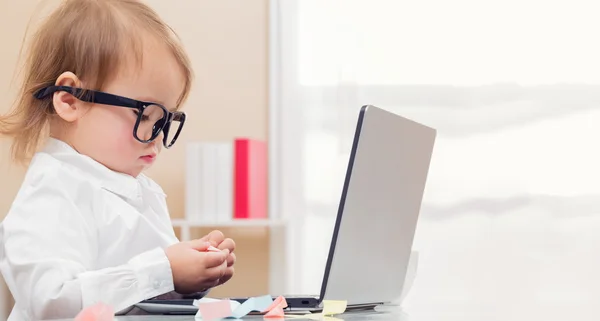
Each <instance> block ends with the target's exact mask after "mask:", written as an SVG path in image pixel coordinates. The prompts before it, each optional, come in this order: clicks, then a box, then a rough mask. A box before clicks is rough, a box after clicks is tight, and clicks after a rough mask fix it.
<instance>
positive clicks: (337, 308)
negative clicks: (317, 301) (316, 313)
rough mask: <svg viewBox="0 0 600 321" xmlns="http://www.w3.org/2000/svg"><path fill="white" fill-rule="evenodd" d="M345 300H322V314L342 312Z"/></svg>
mask: <svg viewBox="0 0 600 321" xmlns="http://www.w3.org/2000/svg"><path fill="white" fill-rule="evenodd" d="M347 305H348V302H347V301H341V300H323V312H322V314H323V315H334V314H342V313H344V312H345V311H346V307H347Z"/></svg>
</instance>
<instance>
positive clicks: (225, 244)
mask: <svg viewBox="0 0 600 321" xmlns="http://www.w3.org/2000/svg"><path fill="white" fill-rule="evenodd" d="M201 240H204V241H207V242H210V243H211V244H212V245H213V246H215V247H216V248H218V249H219V250H226V249H227V250H229V253H230V254H229V255H228V256H227V270H226V271H225V274H224V275H223V277H222V278H221V279H220V280H219V283H218V285H221V284H223V283H225V282H227V281H229V279H231V278H232V277H233V272H234V269H233V265H234V264H235V260H236V257H235V253H233V251H234V250H235V242H234V241H233V240H232V239H230V238H225V235H223V232H221V231H212V232H210V233H209V234H208V235H206V236H204V237H203V238H201Z"/></svg>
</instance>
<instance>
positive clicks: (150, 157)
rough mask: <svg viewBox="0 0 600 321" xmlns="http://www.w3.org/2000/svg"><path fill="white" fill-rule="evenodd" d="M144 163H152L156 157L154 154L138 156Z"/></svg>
mask: <svg viewBox="0 0 600 321" xmlns="http://www.w3.org/2000/svg"><path fill="white" fill-rule="evenodd" d="M140 158H141V159H142V160H143V161H144V162H146V163H152V162H154V160H155V159H156V154H149V155H144V156H142V157H140Z"/></svg>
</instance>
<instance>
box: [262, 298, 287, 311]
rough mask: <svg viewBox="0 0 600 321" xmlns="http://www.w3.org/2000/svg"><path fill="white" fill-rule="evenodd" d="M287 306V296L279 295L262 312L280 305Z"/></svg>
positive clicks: (283, 307)
mask: <svg viewBox="0 0 600 321" xmlns="http://www.w3.org/2000/svg"><path fill="white" fill-rule="evenodd" d="M287 306H288V305H287V301H286V300H285V298H284V297H282V296H279V297H277V299H275V300H274V301H273V303H271V305H269V306H268V307H267V308H266V309H264V310H262V312H269V311H271V310H273V309H275V308H278V307H279V308H282V309H285V308H287Z"/></svg>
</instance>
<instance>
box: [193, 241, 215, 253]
mask: <svg viewBox="0 0 600 321" xmlns="http://www.w3.org/2000/svg"><path fill="white" fill-rule="evenodd" d="M189 243H190V245H191V246H192V248H193V249H194V250H196V251H201V252H204V251H208V249H209V248H210V247H211V246H212V245H211V244H210V243H209V242H207V241H204V240H202V239H199V240H191V241H189Z"/></svg>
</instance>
